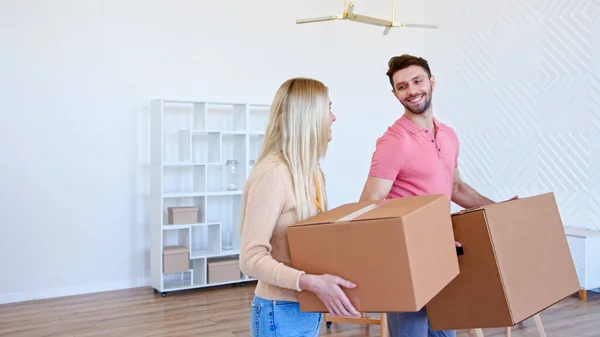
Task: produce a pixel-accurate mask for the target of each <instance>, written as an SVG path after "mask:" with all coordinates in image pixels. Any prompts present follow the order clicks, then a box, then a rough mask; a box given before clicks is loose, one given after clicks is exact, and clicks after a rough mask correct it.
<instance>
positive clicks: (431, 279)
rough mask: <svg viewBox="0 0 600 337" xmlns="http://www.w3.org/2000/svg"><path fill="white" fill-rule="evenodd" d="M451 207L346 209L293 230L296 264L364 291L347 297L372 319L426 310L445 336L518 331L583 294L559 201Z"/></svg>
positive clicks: (438, 198)
mask: <svg viewBox="0 0 600 337" xmlns="http://www.w3.org/2000/svg"><path fill="white" fill-rule="evenodd" d="M449 208H450V205H449V202H448V199H447V197H446V196H442V195H433V196H422V197H407V198H400V199H393V200H386V201H383V202H365V203H352V204H347V205H343V206H340V207H338V208H335V209H333V210H331V211H328V212H325V213H322V214H319V215H317V216H316V217H314V218H311V219H309V220H306V221H303V222H301V223H298V224H296V225H294V226H291V227H289V228H288V241H289V245H290V253H291V258H292V266H293V267H295V268H298V269H301V270H304V271H306V272H307V273H310V274H325V273H328V274H333V275H337V276H340V277H342V278H345V279H348V280H350V281H352V282H354V283H356V284H357V285H358V286H357V287H356V288H355V289H350V290H345V291H346V293H347V295H348V297H349V299H350V301H351V302H352V303H353V304H354V306H355V307H356V308H357V309H358V310H359V311H362V312H408V311H418V310H421V309H422V308H423V307H425V306H426V307H427V312H428V315H429V317H430V321H431V324H432V327H433V328H434V329H436V330H437V329H470V328H486V327H506V326H511V325H514V324H516V323H518V322H520V321H522V320H524V319H527V318H528V317H531V316H532V315H535V314H536V313H539V312H540V311H542V310H544V309H545V308H547V307H549V306H551V305H552V304H554V303H556V302H558V301H560V300H562V299H564V298H565V297H567V296H569V295H571V294H573V293H575V292H577V291H578V290H579V281H578V279H577V275H576V272H575V267H574V264H573V260H572V258H571V254H570V251H569V247H568V245H567V241H566V237H565V233H564V229H563V226H562V221H561V219H560V214H559V211H558V207H557V205H556V201H555V198H554V195H553V194H552V193H548V194H543V195H538V196H533V197H529V198H522V199H518V200H513V201H507V202H503V203H497V204H492V205H488V206H485V207H481V208H476V209H471V210H467V211H462V212H459V213H457V214H452V215H451V214H450V210H449ZM455 240H456V241H459V242H461V243H462V245H463V250H464V254H463V255H460V256H457V254H456V249H455V245H454V241H455ZM459 271H460V272H459ZM298 298H299V302H300V307H301V310H303V311H316V312H326V309H325V307H324V305H323V304H322V303H321V302H320V300H319V299H318V298H317V297H316V296H315V295H314V294H312V293H310V292H306V291H303V292H300V293H299V297H298Z"/></svg>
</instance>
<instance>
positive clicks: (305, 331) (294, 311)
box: [250, 296, 322, 337]
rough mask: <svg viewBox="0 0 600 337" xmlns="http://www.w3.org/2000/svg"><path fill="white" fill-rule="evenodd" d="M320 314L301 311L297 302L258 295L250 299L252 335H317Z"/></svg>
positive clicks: (305, 336)
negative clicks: (273, 299) (272, 299)
mask: <svg viewBox="0 0 600 337" xmlns="http://www.w3.org/2000/svg"><path fill="white" fill-rule="evenodd" d="M321 319H322V315H321V314H320V313H312V312H301V311H300V305H299V304H298V303H297V302H289V301H270V300H266V299H263V298H260V297H258V296H254V299H253V300H252V310H251V312H250V332H251V336H252V337H317V336H318V335H319V327H320V324H321Z"/></svg>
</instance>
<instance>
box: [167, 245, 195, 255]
mask: <svg viewBox="0 0 600 337" xmlns="http://www.w3.org/2000/svg"><path fill="white" fill-rule="evenodd" d="M188 251H189V249H188V248H186V247H183V246H165V247H164V248H163V254H164V255H171V254H187V253H188Z"/></svg>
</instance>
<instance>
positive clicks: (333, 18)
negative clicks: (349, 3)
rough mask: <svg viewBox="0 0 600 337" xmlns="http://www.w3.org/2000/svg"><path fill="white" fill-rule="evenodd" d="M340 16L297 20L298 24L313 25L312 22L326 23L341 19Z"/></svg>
mask: <svg viewBox="0 0 600 337" xmlns="http://www.w3.org/2000/svg"><path fill="white" fill-rule="evenodd" d="M341 18H342V17H341V16H340V15H330V16H320V17H315V18H307V19H298V20H296V23H297V24H301V23H312V22H324V21H333V20H338V19H341Z"/></svg>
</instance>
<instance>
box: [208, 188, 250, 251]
mask: <svg viewBox="0 0 600 337" xmlns="http://www.w3.org/2000/svg"><path fill="white" fill-rule="evenodd" d="M206 202H207V213H206V217H207V219H218V220H215V221H214V222H217V221H218V222H220V223H221V226H220V228H221V238H220V239H221V241H220V250H219V251H218V252H220V253H221V255H228V254H233V253H234V252H238V253H239V249H240V238H239V235H238V233H239V223H240V220H241V217H240V215H241V207H242V196H241V195H227V196H210V197H207V199H206ZM209 221H211V222H213V220H209Z"/></svg>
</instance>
